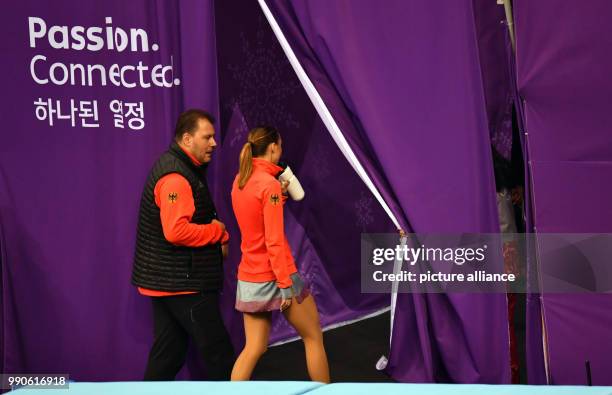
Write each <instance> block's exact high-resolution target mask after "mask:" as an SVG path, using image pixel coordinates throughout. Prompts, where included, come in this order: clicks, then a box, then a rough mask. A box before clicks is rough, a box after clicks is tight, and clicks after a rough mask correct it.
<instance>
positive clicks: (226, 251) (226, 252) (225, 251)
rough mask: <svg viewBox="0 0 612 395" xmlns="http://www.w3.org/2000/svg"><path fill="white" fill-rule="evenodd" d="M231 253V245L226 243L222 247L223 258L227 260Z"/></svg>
mask: <svg viewBox="0 0 612 395" xmlns="http://www.w3.org/2000/svg"><path fill="white" fill-rule="evenodd" d="M228 253H229V244H227V243H225V244H222V245H221V254H222V255H223V258H227V254H228Z"/></svg>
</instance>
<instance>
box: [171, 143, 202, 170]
mask: <svg viewBox="0 0 612 395" xmlns="http://www.w3.org/2000/svg"><path fill="white" fill-rule="evenodd" d="M177 145H178V146H179V148H180V149H182V150H183V152H184V153H185V155H187V156H188V157H189V159H191V161H192V162H193V164H194V165H196V166H202V162H200V161H199V160H197V159H196V158H195V156H193V155H191V152H189V151H187V150H186V149H185V148H183V147H182V146H181V145H180V144H177Z"/></svg>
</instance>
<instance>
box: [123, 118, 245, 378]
mask: <svg viewBox="0 0 612 395" xmlns="http://www.w3.org/2000/svg"><path fill="white" fill-rule="evenodd" d="M213 123H214V118H213V117H212V116H211V115H210V114H208V113H207V112H205V111H201V110H188V111H186V112H184V113H183V114H181V115H180V117H179V119H178V121H177V124H176V129H175V136H174V141H173V142H172V144H171V145H170V149H169V150H168V151H166V152H165V153H164V154H163V155H162V156H161V157H160V158H159V159H158V160H157V162H155V164H154V165H153V168H152V170H151V172H150V173H149V176H148V178H147V181H146V184H145V187H144V191H143V194H142V199H141V202H140V213H139V220H138V234H137V238H136V254H135V258H134V269H133V272H132V283H133V284H134V285H136V286H138V291H139V292H140V293H141V294H143V295H146V296H149V297H151V300H152V302H153V321H154V337H155V339H154V342H153V346H152V347H151V351H150V353H149V360H148V362H147V368H146V372H145V380H166V381H167V380H174V378H175V376H176V374H177V373H178V371H179V370H180V369H181V367H182V366H183V364H184V362H185V356H186V353H187V345H188V340H189V337H191V338H192V339H193V340H194V342H195V345H196V346H197V348H198V350H199V352H200V354H201V356H202V358H203V359H204V361H205V363H206V369H207V373H208V378H209V379H211V380H229V378H230V372H231V369H232V365H233V362H234V350H233V348H232V345H231V343H230V339H229V335H228V333H227V330H226V329H225V327H224V325H223V321H222V319H221V314H220V311H219V305H218V302H219V297H218V292H219V290H220V288H221V285H222V281H223V269H222V267H221V263H222V260H223V256H222V255H225V254H226V251H227V246H226V243H227V242H228V239H229V235H228V233H227V232H226V230H225V225H224V224H223V223H222V222H220V221H218V220H217V213H216V210H215V206H214V204H213V201H212V199H211V196H210V192H209V190H208V185H207V183H206V166H207V164H208V162H210V160H211V158H212V153H213V151H214V150H215V147H216V146H217V144H216V142H215V138H214V135H215V129H214V127H213Z"/></svg>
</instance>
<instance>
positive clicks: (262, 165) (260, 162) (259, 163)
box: [253, 158, 283, 177]
mask: <svg viewBox="0 0 612 395" xmlns="http://www.w3.org/2000/svg"><path fill="white" fill-rule="evenodd" d="M253 168H254V169H259V170H262V171H265V172H266V173H268V174H271V175H272V176H274V177H276V175H277V174H278V173H279V172H281V171H283V168H282V167H280V166H278V165H275V164H274V163H272V162H270V161H268V160H265V159H261V158H253Z"/></svg>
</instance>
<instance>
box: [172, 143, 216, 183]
mask: <svg viewBox="0 0 612 395" xmlns="http://www.w3.org/2000/svg"><path fill="white" fill-rule="evenodd" d="M168 152H170V153H171V154H172V155H173V156H175V157H177V158H178V159H180V160H181V162H183V163H184V164H186V165H187V166H189V168H190V169H191V170H193V171H194V172H195V173H196V174H198V175H200V176H205V175H206V168H207V167H208V164H207V163H203V164H201V165H199V166H197V165H195V164H194V163H193V161H192V160H191V158H190V157H189V156H187V154H186V153H185V151H183V149H182V148H181V147H179V145H178V144H177V143H176V142H175V141H173V142H172V143H171V144H170V149H168Z"/></svg>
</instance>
